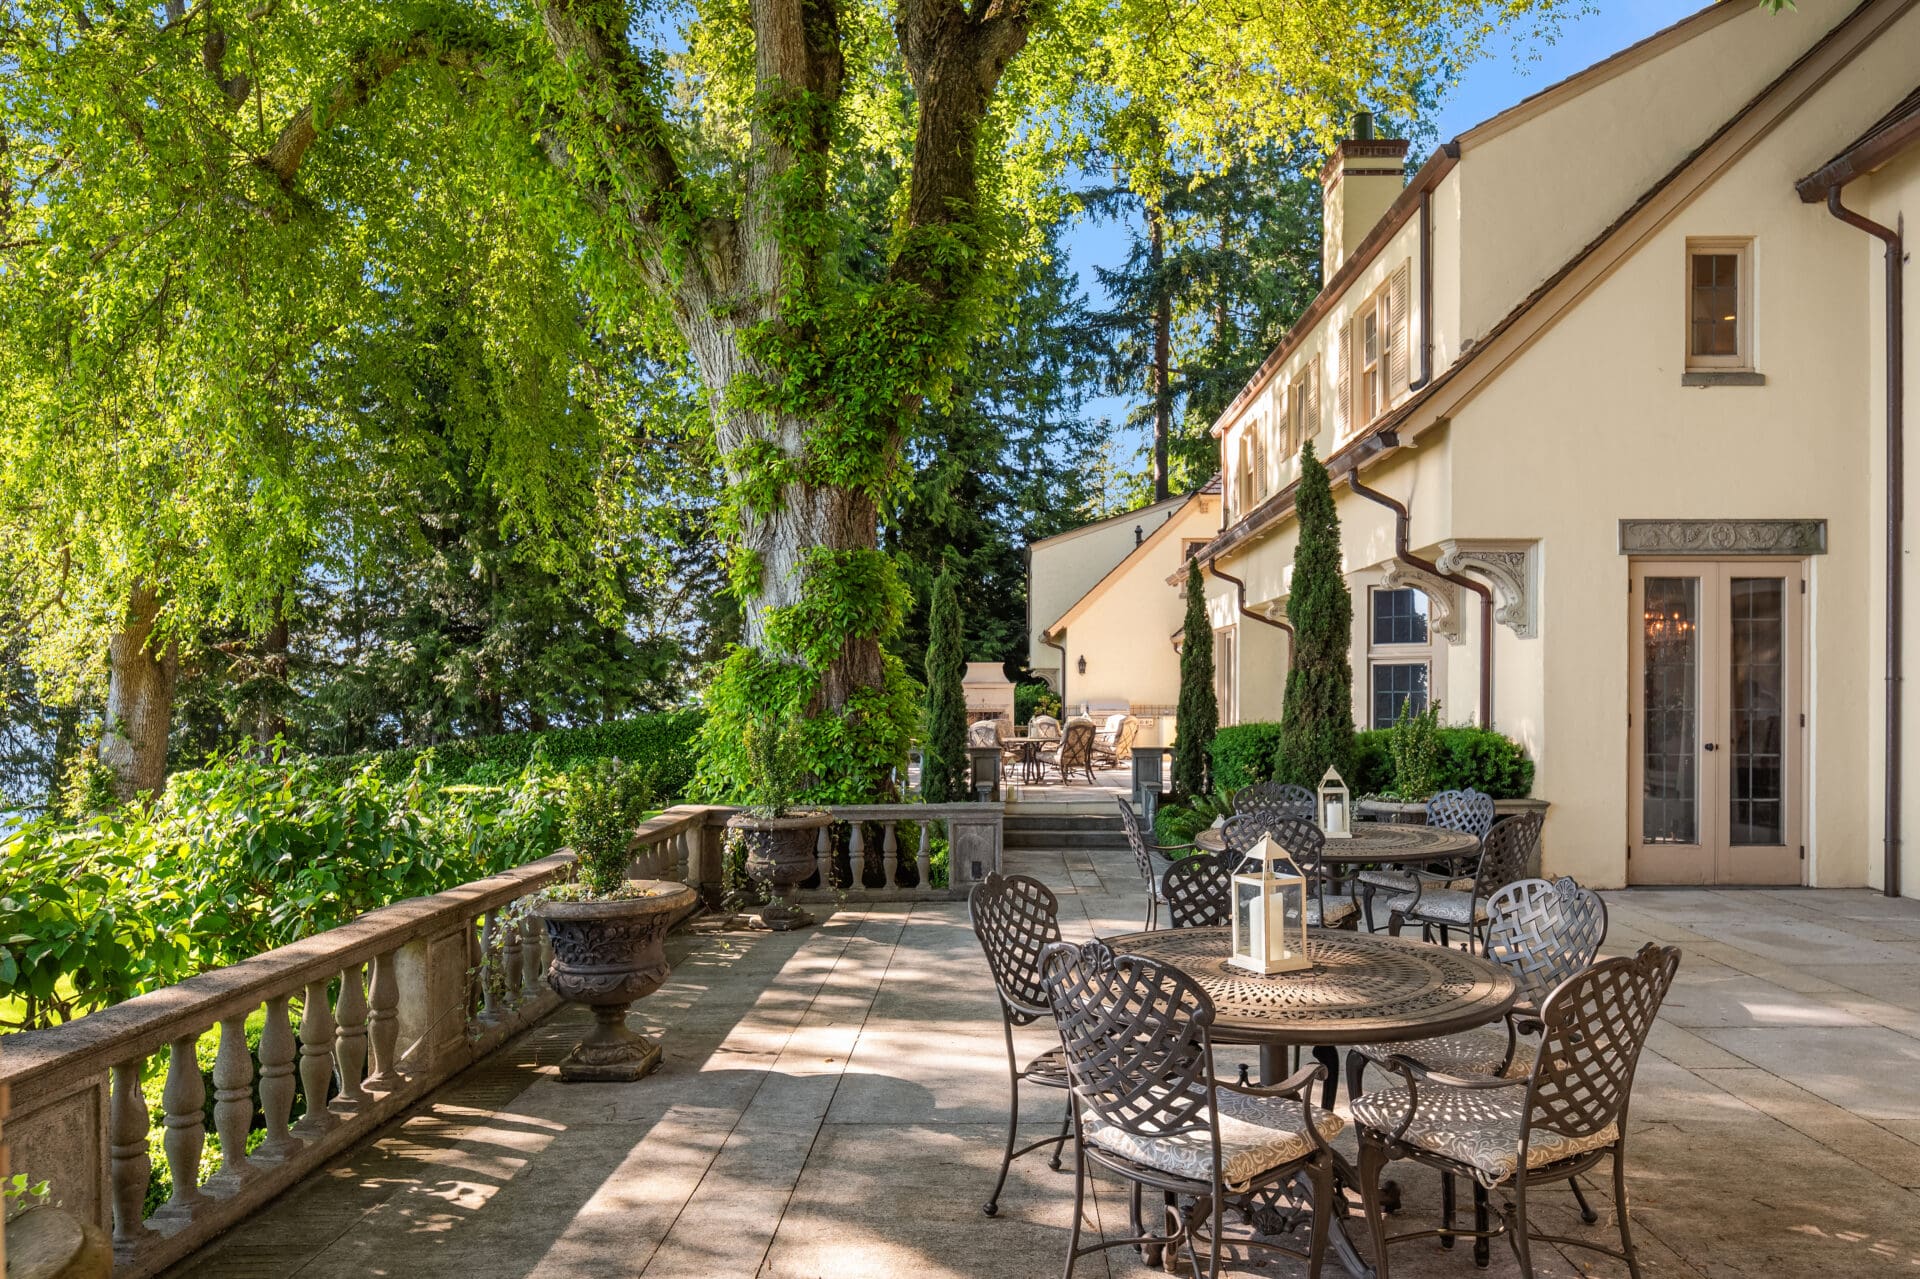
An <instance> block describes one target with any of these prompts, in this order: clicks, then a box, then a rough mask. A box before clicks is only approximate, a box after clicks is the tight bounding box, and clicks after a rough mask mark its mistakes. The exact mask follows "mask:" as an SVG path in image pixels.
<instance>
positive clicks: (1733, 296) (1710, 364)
mask: <svg viewBox="0 0 1920 1279" xmlns="http://www.w3.org/2000/svg"><path fill="white" fill-rule="evenodd" d="M1687 367H1688V368H1689V369H1696V370H1711V369H1750V368H1752V367H1753V241H1751V240H1689V241H1687Z"/></svg>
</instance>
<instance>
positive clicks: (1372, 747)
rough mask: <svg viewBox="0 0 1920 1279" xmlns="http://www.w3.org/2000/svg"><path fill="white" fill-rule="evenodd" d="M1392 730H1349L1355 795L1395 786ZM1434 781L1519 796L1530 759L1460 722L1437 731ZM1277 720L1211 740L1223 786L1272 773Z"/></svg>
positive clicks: (1527, 785) (1513, 745)
mask: <svg viewBox="0 0 1920 1279" xmlns="http://www.w3.org/2000/svg"><path fill="white" fill-rule="evenodd" d="M1391 731H1392V730H1390V729H1385V728H1377V729H1369V730H1365V731H1362V732H1357V733H1355V734H1354V735H1353V766H1352V770H1351V772H1352V775H1351V776H1350V777H1348V778H1347V779H1346V781H1347V788H1348V789H1349V790H1351V791H1352V792H1353V793H1354V794H1355V795H1378V794H1381V793H1382V792H1384V791H1386V790H1387V789H1388V788H1389V787H1391V786H1392V785H1393V757H1392V755H1391V754H1390V753H1389V752H1388V750H1387V737H1388V735H1389V733H1390V732H1391ZM1439 738H1440V761H1439V767H1438V769H1437V778H1436V780H1437V782H1438V785H1439V788H1440V789H1441V790H1457V789H1459V788H1461V787H1467V786H1471V787H1472V788H1473V789H1475V790H1479V791H1485V792H1486V793H1487V794H1489V795H1491V796H1493V797H1494V798H1495V799H1521V798H1524V797H1525V796H1526V795H1528V794H1529V793H1531V792H1532V790H1533V761H1532V760H1531V759H1528V758H1527V753H1526V751H1524V750H1522V749H1521V748H1520V744H1519V743H1518V742H1515V741H1514V740H1513V739H1512V738H1509V737H1507V736H1505V735H1504V734H1501V733H1499V732H1496V731H1492V730H1487V729H1479V728H1473V727H1469V726H1465V725H1462V726H1459V727H1455V728H1443V729H1441V730H1440V732H1439ZM1279 745H1280V725H1278V724H1276V723H1271V722H1264V723H1254V724H1235V725H1232V726H1231V727H1228V728H1223V729H1221V730H1220V731H1219V733H1218V734H1216V735H1215V737H1214V739H1213V775H1214V778H1215V780H1216V782H1217V784H1218V785H1219V786H1220V787H1222V788H1223V789H1226V790H1238V789H1240V788H1241V787H1242V786H1251V785H1252V784H1253V783H1255V782H1264V781H1267V780H1269V779H1270V778H1272V776H1273V771H1274V762H1275V759H1276V757H1277V756H1278V754H1279Z"/></svg>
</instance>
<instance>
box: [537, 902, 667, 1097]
mask: <svg viewBox="0 0 1920 1279" xmlns="http://www.w3.org/2000/svg"><path fill="white" fill-rule="evenodd" d="M627 887H628V889H629V890H631V891H632V892H633V894H634V895H633V896H628V897H616V898H613V899H611V900H607V901H586V902H568V901H559V902H556V901H548V902H542V903H541V904H540V907H539V914H540V918H541V919H542V921H543V922H545V924H546V926H547V937H548V939H549V940H550V941H552V943H553V963H552V964H551V965H549V966H548V968H547V984H548V985H549V986H552V987H553V989H554V993H555V994H557V995H559V996H560V997H561V998H562V999H566V1000H570V1001H571V1002H573V1003H576V1004H585V1005H587V1006H588V1007H590V1008H592V1009H593V1016H594V1027H593V1030H592V1031H591V1032H589V1033H588V1035H587V1037H586V1038H585V1039H582V1040H581V1041H580V1042H579V1043H578V1044H576V1045H574V1048H573V1051H572V1052H570V1053H568V1054H567V1057H566V1060H565V1061H563V1062H561V1063H560V1078H561V1079H563V1080H565V1081H566V1082H568V1083H581V1082H622V1083H624V1082H630V1081H632V1080H635V1079H640V1078H642V1077H644V1076H646V1075H649V1074H651V1073H652V1072H653V1071H654V1070H655V1069H657V1068H658V1067H659V1065H660V1045H659V1044H656V1043H655V1042H654V1041H653V1040H651V1039H649V1038H648V1037H647V1036H645V1035H642V1034H638V1033H637V1032H635V1031H633V1030H631V1029H629V1028H628V1026H627V1009H628V1007H629V1006H631V1005H632V1003H633V1001H634V1000H636V999H642V998H645V997H646V996H648V995H651V994H652V993H653V992H654V991H656V990H658V989H659V988H660V983H662V982H664V981H665V980H666V979H667V975H668V974H669V973H670V972H671V971H672V967H671V965H669V964H668V963H667V953H666V947H665V944H664V943H665V942H666V937H667V929H668V928H669V927H671V926H672V924H673V922H674V920H676V919H678V918H680V917H681V916H682V915H683V914H685V913H686V912H687V911H688V910H689V909H691V908H692V906H693V904H694V902H695V901H696V900H697V898H696V895H695V893H694V891H693V890H692V889H691V888H688V887H687V886H686V885H685V884H679V883H673V882H671V881H668V880H630V881H628V884H627Z"/></svg>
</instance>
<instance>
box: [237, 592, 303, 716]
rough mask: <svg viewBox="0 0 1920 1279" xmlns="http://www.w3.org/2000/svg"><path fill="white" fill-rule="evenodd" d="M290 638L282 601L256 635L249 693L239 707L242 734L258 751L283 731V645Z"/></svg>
mask: <svg viewBox="0 0 1920 1279" xmlns="http://www.w3.org/2000/svg"><path fill="white" fill-rule="evenodd" d="M291 639H292V636H291V635H290V633H289V632H288V629H287V610H286V605H285V604H284V603H282V604H281V605H280V606H279V607H277V608H275V609H274V613H273V625H272V626H270V627H268V628H267V633H266V634H265V635H263V636H261V637H260V642H259V644H258V645H257V646H256V647H255V649H254V653H253V656H252V659H251V661H249V662H248V663H247V665H248V666H249V667H250V668H251V669H249V670H248V672H247V682H248V684H249V685H250V687H249V690H248V692H249V696H248V697H247V700H246V704H245V705H244V706H242V707H241V715H242V717H243V727H244V729H245V731H246V734H247V736H248V738H250V739H251V740H252V741H253V743H254V745H255V746H257V747H260V748H261V749H262V751H264V750H265V748H266V747H268V746H270V745H272V743H273V739H274V738H276V737H278V736H280V735H281V734H282V733H284V732H286V731H287V716H286V696H287V649H288V647H289V643H290V641H291Z"/></svg>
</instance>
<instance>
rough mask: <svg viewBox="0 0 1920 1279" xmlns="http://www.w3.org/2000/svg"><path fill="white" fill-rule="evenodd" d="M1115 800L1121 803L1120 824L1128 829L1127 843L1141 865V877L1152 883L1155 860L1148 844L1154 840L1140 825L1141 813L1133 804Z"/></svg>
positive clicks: (1135, 860) (1135, 859) (1136, 861)
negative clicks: (1134, 809)
mask: <svg viewBox="0 0 1920 1279" xmlns="http://www.w3.org/2000/svg"><path fill="white" fill-rule="evenodd" d="M1114 802H1115V803H1117V804H1118V805H1120V825H1121V826H1122V827H1124V828H1125V829H1126V832H1127V845H1128V846H1129V847H1130V848H1132V849H1133V860H1134V862H1135V863H1136V864H1138V865H1139V867H1140V878H1141V879H1143V880H1145V881H1146V882H1147V883H1149V884H1151V883H1152V882H1153V860H1152V858H1150V857H1148V856H1147V845H1148V844H1149V843H1151V842H1152V841H1151V840H1149V839H1148V838H1147V834H1146V831H1145V830H1144V829H1143V828H1142V827H1141V825H1140V814H1138V813H1136V812H1134V811H1133V805H1132V804H1129V803H1128V802H1127V801H1126V800H1125V799H1120V798H1116V799H1115V800H1114Z"/></svg>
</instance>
